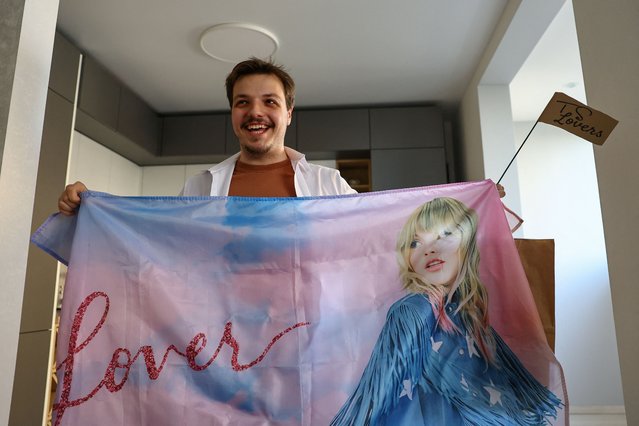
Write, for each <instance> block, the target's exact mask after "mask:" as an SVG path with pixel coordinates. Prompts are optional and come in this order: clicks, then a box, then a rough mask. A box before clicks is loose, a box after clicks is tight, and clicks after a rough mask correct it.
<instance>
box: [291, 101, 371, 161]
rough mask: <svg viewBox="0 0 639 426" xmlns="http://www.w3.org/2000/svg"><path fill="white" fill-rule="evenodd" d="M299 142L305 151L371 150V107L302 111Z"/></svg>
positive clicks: (300, 112) (298, 125)
mask: <svg viewBox="0 0 639 426" xmlns="http://www.w3.org/2000/svg"><path fill="white" fill-rule="evenodd" d="M297 146H298V148H299V150H300V151H301V152H324V151H357V150H369V149H370V132H369V123H368V109H331V110H313V111H310V110H309V111H298V112H297Z"/></svg>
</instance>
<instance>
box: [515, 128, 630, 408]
mask: <svg viewBox="0 0 639 426" xmlns="http://www.w3.org/2000/svg"><path fill="white" fill-rule="evenodd" d="M533 124H534V123H531V122H519V123H515V135H516V139H518V140H523V139H524V137H525V136H526V134H527V133H528V131H529V130H530V129H531V127H532V125H533ZM517 171H518V175H519V184H520V193H521V208H522V209H521V213H522V216H523V218H524V220H525V222H524V225H523V227H522V229H523V237H524V238H553V239H554V240H555V259H556V263H555V279H556V286H555V315H556V317H555V319H556V347H555V353H556V355H557V358H558V360H559V362H561V364H562V366H563V368H564V373H565V375H566V382H567V385H568V395H569V397H570V403H571V404H572V405H573V406H610V405H615V406H621V405H623V394H622V391H621V375H620V372H619V359H618V355H617V341H616V339H615V329H614V322H613V315H612V301H611V297H610V282H609V280H608V267H607V260H606V251H605V243H604V236H603V227H602V220H601V210H600V204H599V194H598V191H597V177H596V173H595V164H594V156H593V146H592V144H590V143H589V142H587V141H585V140H583V139H580V138H578V137H577V136H574V135H572V134H570V133H567V132H565V131H563V130H561V129H558V128H555V127H551V126H548V125H546V124H538V125H537V126H536V127H535V130H534V131H533V133H532V134H531V136H530V139H529V140H528V142H527V143H526V145H525V147H524V150H522V154H521V155H520V156H519V158H518V169H517Z"/></svg>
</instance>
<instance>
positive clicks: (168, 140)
mask: <svg viewBox="0 0 639 426" xmlns="http://www.w3.org/2000/svg"><path fill="white" fill-rule="evenodd" d="M225 133H226V119H225V116H224V114H203V115H183V116H180V115H177V116H167V117H164V131H163V135H162V136H163V137H162V148H161V155H162V156H176V155H177V156H179V155H217V154H224V145H225V143H224V141H225Z"/></svg>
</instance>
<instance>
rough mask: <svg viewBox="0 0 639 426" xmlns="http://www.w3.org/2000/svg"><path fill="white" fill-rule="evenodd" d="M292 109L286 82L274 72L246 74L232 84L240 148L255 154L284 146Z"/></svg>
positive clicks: (277, 149)
mask: <svg viewBox="0 0 639 426" xmlns="http://www.w3.org/2000/svg"><path fill="white" fill-rule="evenodd" d="M291 112H292V109H287V107H286V98H285V95H284V86H283V85H282V82H281V81H280V80H279V79H278V78H277V77H276V76H274V75H271V74H253V75H247V76H245V77H242V78H240V79H239V80H238V81H237V82H236V83H235V86H234V87H233V104H232V108H231V121H232V123H233V131H234V132H235V134H236V135H237V137H238V139H239V140H240V147H241V149H242V150H243V151H246V152H248V153H250V154H252V155H257V156H260V155H267V154H269V152H271V151H272V150H273V151H279V150H283V149H284V135H285V134H286V127H287V126H288V125H289V124H290V123H291Z"/></svg>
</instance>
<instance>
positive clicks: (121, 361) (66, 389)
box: [53, 291, 310, 425]
mask: <svg viewBox="0 0 639 426" xmlns="http://www.w3.org/2000/svg"><path fill="white" fill-rule="evenodd" d="M99 298H100V299H104V303H105V305H104V311H103V312H102V317H101V318H100V320H99V321H98V323H97V324H96V325H95V327H94V328H93V331H91V333H90V334H89V335H88V336H87V338H86V339H84V340H83V341H82V342H81V343H78V333H79V331H80V326H81V325H82V320H83V319H84V315H85V314H86V312H87V309H88V308H89V306H90V305H91V303H93V302H94V301H95V300H96V299H99ZM109 305H110V302H109V297H108V296H107V294H106V293H104V292H101V291H96V292H94V293H91V294H90V295H88V296H87V297H86V298H85V299H84V301H83V302H82V304H81V305H80V307H79V308H78V310H77V311H76V313H75V316H74V318H73V324H72V327H71V335H70V337H69V346H68V351H67V356H66V358H65V359H64V360H63V361H62V362H61V363H60V364H58V365H57V368H58V370H59V369H61V368H64V376H63V379H62V391H61V392H60V400H59V401H58V403H57V404H54V406H53V410H54V411H56V414H57V417H56V421H55V425H59V424H60V422H61V421H62V417H63V415H64V412H65V410H67V409H68V408H71V407H78V406H79V405H82V404H83V403H85V402H87V401H88V400H89V399H91V398H93V396H95V394H96V393H97V392H98V391H99V390H100V389H102V388H103V387H105V388H107V390H109V391H110V392H118V391H119V390H120V389H122V387H123V386H124V384H125V383H126V381H127V379H128V377H129V371H130V369H131V366H132V365H133V363H134V362H135V361H136V360H137V359H138V357H140V355H141V356H142V358H143V359H144V363H145V364H146V371H147V374H148V376H149V378H150V379H152V380H156V379H157V378H158V377H159V376H160V373H161V372H162V369H163V368H164V365H165V363H166V360H167V358H168V356H169V354H170V353H171V352H175V354H177V355H179V356H181V357H184V358H186V362H187V364H188V365H189V367H190V368H191V369H193V370H195V371H202V370H205V369H206V368H208V367H209V366H210V365H211V364H212V363H213V362H214V361H215V359H216V358H217V356H218V354H219V353H220V350H221V349H222V347H223V346H224V345H227V346H229V347H230V348H231V349H232V350H233V353H232V357H231V368H233V370H234V371H244V370H247V369H249V368H251V367H253V366H255V365H256V364H258V363H260V362H261V361H262V360H263V359H264V357H265V356H266V354H267V353H268V352H269V351H270V350H271V348H272V347H273V345H274V344H275V343H276V342H277V341H278V340H279V339H281V338H282V337H284V335H285V334H287V333H289V332H290V331H292V330H294V329H296V328H299V327H304V326H307V325H309V324H310V323H308V322H300V323H297V324H294V325H292V326H291V327H288V328H286V329H284V330H282V331H281V332H280V333H278V334H277V335H275V337H273V338H272V339H271V341H270V343H269V344H268V345H267V346H266V348H265V349H264V350H263V351H262V353H261V354H260V355H259V356H258V357H257V358H255V359H254V360H253V361H251V362H249V363H248V364H240V363H239V362H238V357H239V353H240V345H239V343H238V342H237V340H236V339H235V337H233V333H232V327H233V324H232V323H231V322H227V323H226V325H225V326H224V332H223V334H222V337H221V338H220V342H219V344H218V345H217V349H216V350H215V352H214V353H213V356H212V357H211V358H210V359H209V360H208V361H207V362H206V363H204V364H198V363H197V362H196V360H195V358H196V357H197V355H198V354H199V353H200V352H201V351H202V350H203V349H204V348H205V347H206V343H207V339H206V335H205V334H204V333H198V334H196V335H195V337H193V339H192V340H191V342H190V343H189V344H188V345H187V347H186V348H185V350H184V351H181V350H179V349H178V348H177V347H176V346H175V345H169V347H168V348H167V349H166V351H164V356H163V357H162V361H161V362H160V364H159V365H158V364H157V363H156V361H155V356H154V353H153V348H152V347H151V346H142V347H140V349H138V351H137V352H136V353H135V355H133V356H132V355H131V351H129V350H128V349H127V348H117V349H116V350H115V351H113V354H112V356H111V361H110V362H109V365H108V366H107V368H106V371H105V373H104V377H103V378H102V380H101V381H100V383H98V384H97V385H96V386H95V388H93V390H92V391H90V392H89V393H88V394H87V395H85V396H82V397H79V398H76V399H72V400H70V399H69V396H70V393H71V384H72V381H73V368H74V366H75V364H74V361H75V356H76V355H77V354H78V353H79V352H81V351H82V350H83V349H85V348H86V347H87V346H88V345H89V343H91V340H93V338H95V336H96V335H97V334H98V332H99V331H100V328H102V326H103V325H104V323H105V322H106V319H107V314H108V312H109ZM120 369H122V370H123V372H122V374H121V375H120V380H119V382H118V380H117V379H116V371H117V370H120Z"/></svg>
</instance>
